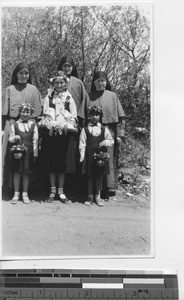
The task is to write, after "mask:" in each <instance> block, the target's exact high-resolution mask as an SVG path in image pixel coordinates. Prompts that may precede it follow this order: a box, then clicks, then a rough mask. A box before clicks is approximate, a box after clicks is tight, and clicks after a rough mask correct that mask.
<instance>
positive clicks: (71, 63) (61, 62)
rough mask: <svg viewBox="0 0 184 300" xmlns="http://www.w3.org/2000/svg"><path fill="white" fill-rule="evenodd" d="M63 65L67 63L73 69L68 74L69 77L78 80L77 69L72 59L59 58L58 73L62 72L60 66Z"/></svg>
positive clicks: (66, 56) (67, 57)
mask: <svg viewBox="0 0 184 300" xmlns="http://www.w3.org/2000/svg"><path fill="white" fill-rule="evenodd" d="M65 63H69V64H70V65H71V66H72V67H73V69H72V73H71V74H70V76H74V77H76V78H78V74H77V68H76V65H75V62H74V60H73V58H72V57H70V56H68V55H65V56H63V57H62V58H61V61H60V63H59V65H58V71H62V66H63V65H64V64H65Z"/></svg>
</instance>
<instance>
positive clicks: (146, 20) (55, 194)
mask: <svg viewBox="0 0 184 300" xmlns="http://www.w3.org/2000/svg"><path fill="white" fill-rule="evenodd" d="M153 8H154V5H153V3H151V2H140V3H139V2H122V4H121V5H120V4H118V5H116V4H113V2H112V4H108V5H107V4H106V5H105V4H100V3H99V4H98V5H97V4H96V3H95V4H94V5H60V6H59V5H49V6H46V5H45V6H42V5H40V6H31V5H30V6H29V4H27V3H26V5H22V6H21V5H17V6H16V5H14V6H8V5H3V6H1V44H2V47H1V48H2V49H1V92H2V105H1V119H2V125H1V126H2V128H1V129H2V156H1V160H2V162H1V165H2V170H1V181H2V204H1V206H2V212H3V213H2V251H1V252H2V253H1V256H2V258H3V259H6V258H8V259H15V258H18V259H19V258H20V259H21V258H26V259H27V258H30V259H31V258H67V257H69V258H76V257H79V258H81V257H89V258H93V257H106V258H108V257H109V258H113V257H115V258H116V257H125V258H126V257H127V258H129V257H130V258H139V257H140V258H144V257H146V258H147V257H148V258H149V257H154V190H153V180H152V172H153V163H152V161H153V159H152V150H153V149H152V133H153V128H152V109H153V92H152V86H153V53H152V48H153V28H152V27H153V24H152V23H153Z"/></svg>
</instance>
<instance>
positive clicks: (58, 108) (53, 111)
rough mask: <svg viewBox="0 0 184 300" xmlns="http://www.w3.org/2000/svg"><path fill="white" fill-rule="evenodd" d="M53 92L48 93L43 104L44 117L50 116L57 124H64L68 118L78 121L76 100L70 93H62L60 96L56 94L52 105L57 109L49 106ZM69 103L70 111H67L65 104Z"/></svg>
mask: <svg viewBox="0 0 184 300" xmlns="http://www.w3.org/2000/svg"><path fill="white" fill-rule="evenodd" d="M52 92H53V90H49V91H48V95H47V96H46V98H45V100H44V104H43V113H44V115H49V116H51V118H52V119H53V120H55V121H57V122H62V121H64V120H66V119H67V118H69V119H71V118H73V119H76V118H77V108H76V104H75V101H74V99H73V98H72V96H71V94H70V93H69V92H68V91H65V92H61V93H59V94H56V93H55V94H54V96H53V99H52V103H53V105H54V106H55V107H50V106H49V96H51V93H52ZM67 102H68V106H69V111H68V110H67V109H65V104H66V103H67Z"/></svg>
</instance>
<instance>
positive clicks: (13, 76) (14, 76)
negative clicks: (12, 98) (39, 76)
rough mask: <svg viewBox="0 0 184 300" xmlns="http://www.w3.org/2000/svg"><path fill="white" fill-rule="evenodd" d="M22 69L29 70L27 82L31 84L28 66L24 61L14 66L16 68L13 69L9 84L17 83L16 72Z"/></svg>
mask: <svg viewBox="0 0 184 300" xmlns="http://www.w3.org/2000/svg"><path fill="white" fill-rule="evenodd" d="M24 69H27V70H28V71H29V78H28V81H27V82H28V83H30V84H31V75H30V66H29V65H28V64H27V63H25V62H21V63H19V64H18V65H17V66H16V68H15V69H14V70H13V73H12V80H11V84H16V83H18V77H17V73H19V72H20V71H21V70H24Z"/></svg>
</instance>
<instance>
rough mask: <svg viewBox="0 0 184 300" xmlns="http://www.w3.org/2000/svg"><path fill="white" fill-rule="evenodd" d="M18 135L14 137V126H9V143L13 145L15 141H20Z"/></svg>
mask: <svg viewBox="0 0 184 300" xmlns="http://www.w3.org/2000/svg"><path fill="white" fill-rule="evenodd" d="M20 139H21V138H20V135H15V126H14V124H12V125H11V126H10V136H9V142H10V143H15V142H17V141H20Z"/></svg>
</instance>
